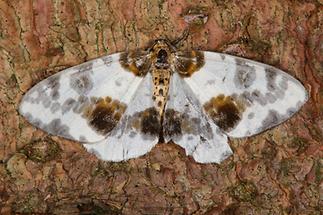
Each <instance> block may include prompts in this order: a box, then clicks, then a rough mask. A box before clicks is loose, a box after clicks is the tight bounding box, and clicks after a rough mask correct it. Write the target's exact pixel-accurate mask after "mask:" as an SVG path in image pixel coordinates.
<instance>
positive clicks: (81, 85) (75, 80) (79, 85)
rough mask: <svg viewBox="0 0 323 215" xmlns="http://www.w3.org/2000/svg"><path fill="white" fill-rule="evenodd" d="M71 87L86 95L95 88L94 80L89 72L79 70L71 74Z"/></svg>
mask: <svg viewBox="0 0 323 215" xmlns="http://www.w3.org/2000/svg"><path fill="white" fill-rule="evenodd" d="M70 87H71V88H72V89H73V90H75V91H76V92H77V93H78V94H80V95H85V94H87V93H88V92H90V90H91V89H92V88H93V81H92V79H91V76H90V75H89V74H87V73H81V72H77V73H75V74H73V75H71V79H70Z"/></svg>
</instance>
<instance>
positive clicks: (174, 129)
mask: <svg viewBox="0 0 323 215" xmlns="http://www.w3.org/2000/svg"><path fill="white" fill-rule="evenodd" d="M164 120H165V121H164V135H165V136H169V137H172V136H177V135H182V115H181V114H180V113H179V112H177V111H175V110H173V109H169V110H166V112H165V118H164Z"/></svg>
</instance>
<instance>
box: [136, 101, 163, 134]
mask: <svg viewBox="0 0 323 215" xmlns="http://www.w3.org/2000/svg"><path fill="white" fill-rule="evenodd" d="M130 122H131V127H133V128H134V129H135V130H137V131H139V132H141V133H143V134H145V135H148V136H159V134H160V130H161V121H160V115H159V113H158V111H157V110H156V108H154V107H151V108H148V109H146V110H144V111H141V112H137V113H135V114H134V115H133V116H131V120H130Z"/></svg>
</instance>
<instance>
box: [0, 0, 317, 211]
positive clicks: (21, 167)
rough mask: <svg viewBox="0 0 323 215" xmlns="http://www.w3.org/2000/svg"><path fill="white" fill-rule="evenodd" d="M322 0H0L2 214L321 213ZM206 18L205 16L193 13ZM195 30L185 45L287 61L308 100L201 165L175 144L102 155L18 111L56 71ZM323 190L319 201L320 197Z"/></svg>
mask: <svg viewBox="0 0 323 215" xmlns="http://www.w3.org/2000/svg"><path fill="white" fill-rule="evenodd" d="M322 4H323V2H322V0H308V1H303V0H286V1H279V0H268V1H263V0H245V1H238V0H201V1H195V0H169V1H165V0H151V1H149V0H129V1H122V0H110V1H109V0H107V1H103V0H33V1H32V0H0V214H11V213H23V214H25V213H38V214H204V213H206V214H320V209H321V210H322V206H323V205H322V196H323V183H322V164H323V160H322V154H323V153H322V149H323V148H322V147H323V146H322V142H323V135H322V133H323V117H322V112H323V105H322V96H323V91H322V84H323V81H322V80H323V73H322V72H323V34H322V32H323V27H322V24H323V10H322V8H323V6H322ZM196 13H198V14H201V15H203V16H207V18H208V19H207V22H206V23H204V21H205V20H203V19H201V18H199V16H194V14H196ZM188 25H189V26H190V27H191V29H192V32H193V33H191V34H190V36H189V37H188V39H187V40H186V42H185V43H184V45H185V46H187V47H189V48H196V49H201V50H211V51H220V52H226V53H230V54H234V55H239V56H242V57H246V58H250V59H254V60H257V61H261V62H264V63H267V64H271V65H274V66H276V67H278V68H281V69H283V70H285V71H286V72H288V73H289V74H291V75H293V76H294V77H296V78H298V79H299V80H300V81H301V82H302V83H303V84H304V85H305V87H306V88H307V90H308V91H309V94H310V100H309V101H308V103H307V104H306V105H305V106H304V107H303V108H302V109H301V111H300V112H299V113H298V114H296V115H295V116H294V117H293V118H292V119H290V120H288V121H287V122H285V123H283V124H282V125H280V126H278V127H276V128H274V129H271V130H269V131H267V132H265V133H263V134H261V135H258V136H256V137H250V138H245V139H231V140H230V145H231V147H232V149H233V151H234V155H233V156H231V157H230V158H228V159H227V160H225V161H224V162H223V163H221V164H220V165H217V164H207V165H206V164H204V165H202V164H197V163H195V162H194V160H193V159H192V158H190V157H187V156H186V155H185V152H184V150H183V149H181V148H179V147H177V146H175V145H174V144H159V145H157V146H156V147H155V148H154V149H153V150H152V151H151V152H150V153H148V154H147V155H145V156H142V157H140V158H137V159H132V160H129V161H127V162H120V163H109V162H102V161H99V160H98V159H96V158H95V156H94V155H91V154H89V153H87V152H86V151H85V149H84V148H83V147H82V146H81V145H79V144H78V143H76V142H72V141H67V140H64V139H62V138H58V137H53V136H48V135H47V134H46V133H44V132H42V131H40V130H38V129H35V128H34V127H33V126H31V125H30V124H28V123H27V122H26V121H25V120H24V119H23V118H22V117H21V116H19V115H18V112H17V107H18V105H19V102H20V99H21V97H22V95H23V94H24V93H25V92H26V91H27V90H28V89H30V88H31V86H33V85H34V84H35V83H37V82H39V81H40V80H42V79H44V78H46V77H48V76H49V75H51V74H54V73H55V72H58V71H59V70H61V69H64V68H67V67H70V66H73V65H77V64H79V63H82V62H84V61H87V60H90V59H93V58H96V57H99V56H102V55H106V54H110V53H114V52H118V51H124V50H127V49H133V48H136V47H145V46H146V45H147V43H148V42H149V41H150V40H151V39H157V38H161V37H168V38H170V39H174V38H177V37H179V36H180V35H181V34H182V32H183V30H184V29H185V28H187V27H188ZM320 196H321V202H320Z"/></svg>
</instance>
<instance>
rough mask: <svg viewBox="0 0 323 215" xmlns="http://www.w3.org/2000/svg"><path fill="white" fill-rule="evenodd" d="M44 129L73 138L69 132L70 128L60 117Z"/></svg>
mask: <svg viewBox="0 0 323 215" xmlns="http://www.w3.org/2000/svg"><path fill="white" fill-rule="evenodd" d="M43 129H44V130H45V131H47V132H48V133H51V134H54V135H59V136H62V137H66V138H69V139H73V138H72V137H71V135H70V134H69V129H70V128H69V127H68V126H67V125H64V124H62V121H61V120H60V119H54V120H52V121H51V122H50V123H49V124H48V125H46V126H44V128H43Z"/></svg>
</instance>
